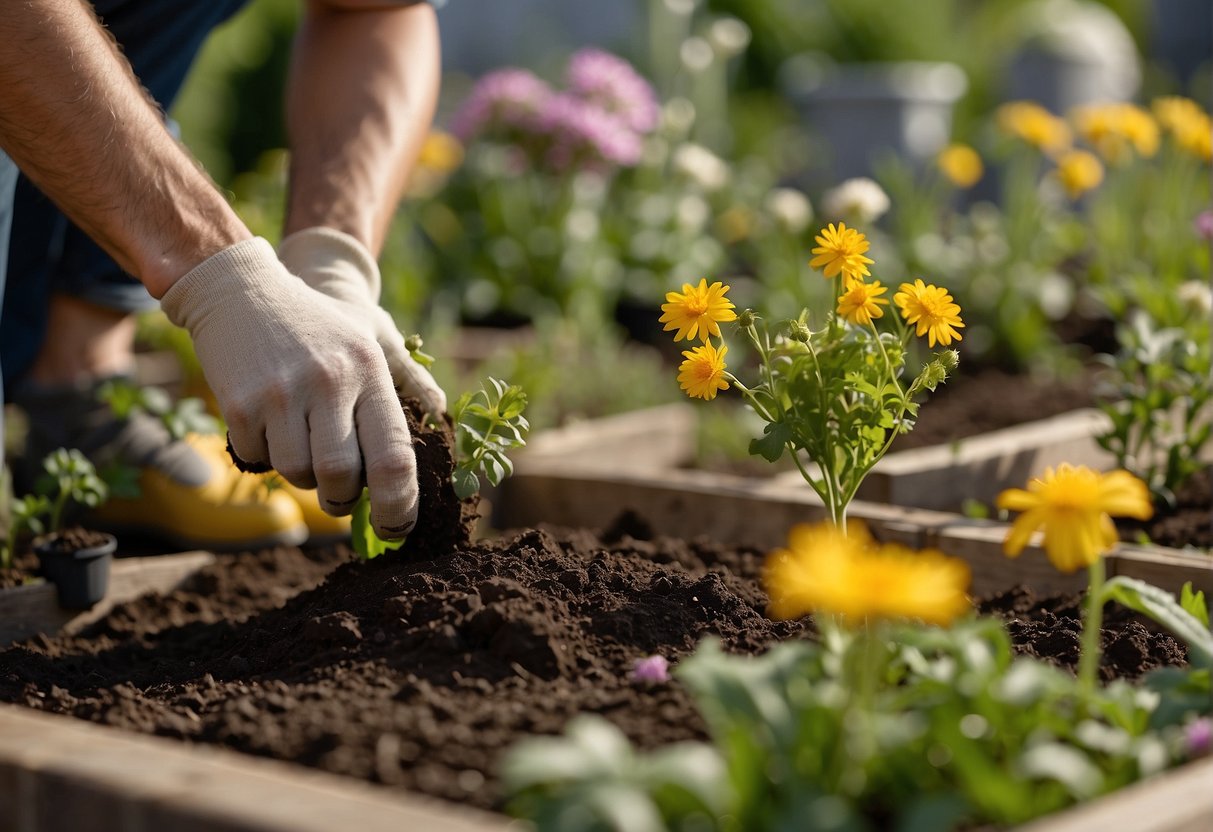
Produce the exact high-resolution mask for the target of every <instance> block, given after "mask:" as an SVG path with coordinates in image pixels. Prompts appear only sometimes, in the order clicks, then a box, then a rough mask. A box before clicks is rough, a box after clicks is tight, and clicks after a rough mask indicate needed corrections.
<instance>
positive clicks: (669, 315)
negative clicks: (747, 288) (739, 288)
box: [659, 279, 737, 341]
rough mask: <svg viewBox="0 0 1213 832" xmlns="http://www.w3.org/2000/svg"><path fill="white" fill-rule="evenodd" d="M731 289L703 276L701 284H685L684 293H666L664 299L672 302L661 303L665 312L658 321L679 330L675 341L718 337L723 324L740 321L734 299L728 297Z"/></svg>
mask: <svg viewBox="0 0 1213 832" xmlns="http://www.w3.org/2000/svg"><path fill="white" fill-rule="evenodd" d="M728 291H729V287H728V286H726V285H724V284H723V283H721V282H720V281H716V282H715V283H713V284H712V285H711V286H709V285H708V281H707V280H706V279H701V280H700V281H699V285H698V286H692V285H691V284H690V283H684V284H682V291H681V292H667V293H666V296H665V299H666V300H667V301H669V302H668V303H663V304H661V311H662V312H663V313H665V314H663V315H662V316H661V318H660V319H659V323H663V324H665V328H666V330H671V329H673V330H677V331H676V332H675V333H674V340H675V341H681V340H682V339H683V338H686V339H687V340H693V339H694V338H696V337H701V338H702V339H703V340H704V341H706V340H708V336H710V335H714V336H716V337H717V338H719V337H720V325H721V324H722V323H725V322H727V321H735V320H737V313H736V312H734V311H733V308H734V307H733V301H731V300H729V299H728V298H726V297H725V293H726V292H728Z"/></svg>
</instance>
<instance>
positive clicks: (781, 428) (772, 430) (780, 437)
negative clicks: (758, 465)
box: [750, 422, 792, 462]
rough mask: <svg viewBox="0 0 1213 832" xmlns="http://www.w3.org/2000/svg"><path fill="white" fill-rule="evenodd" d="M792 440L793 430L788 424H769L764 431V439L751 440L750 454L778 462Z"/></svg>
mask: <svg viewBox="0 0 1213 832" xmlns="http://www.w3.org/2000/svg"><path fill="white" fill-rule="evenodd" d="M791 438H792V429H791V428H790V427H789V426H788V424H787V422H768V423H767V424H766V425H765V426H764V427H763V429H762V438H761V439H751V440H750V454H752V455H753V456H760V457H762V458H763V459H765V460H766V461H767V462H777V461H779V458H780V457H781V456H783V451H784V447H785V446H786V445H787V443H788V441H789V440H790V439H791Z"/></svg>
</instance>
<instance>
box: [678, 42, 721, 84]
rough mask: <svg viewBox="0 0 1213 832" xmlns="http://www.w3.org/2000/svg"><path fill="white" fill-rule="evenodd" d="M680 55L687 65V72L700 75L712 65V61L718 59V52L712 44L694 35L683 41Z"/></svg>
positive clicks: (683, 62)
mask: <svg viewBox="0 0 1213 832" xmlns="http://www.w3.org/2000/svg"><path fill="white" fill-rule="evenodd" d="M678 57H679V58H681V59H682V65H683V66H684V67H686V70H687V72H690V73H691V74H693V75H698V74H699V73H701V72H703V71H704V70H705V69H707V68H708V67H710V66H711V65H712V61H714V60H716V53H715V52H713V51H712V44H710V43H708V42H707V41H706V40H705V39H703V38H701V37H698V36H694V37H689V38H687V39H686V40H684V41H683V42H682V46H681V47H680V48H679V50H678Z"/></svg>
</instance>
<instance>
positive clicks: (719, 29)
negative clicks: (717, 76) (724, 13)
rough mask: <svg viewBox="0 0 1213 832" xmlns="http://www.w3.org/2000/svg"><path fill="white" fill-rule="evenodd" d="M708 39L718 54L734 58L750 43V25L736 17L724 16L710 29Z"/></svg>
mask: <svg viewBox="0 0 1213 832" xmlns="http://www.w3.org/2000/svg"><path fill="white" fill-rule="evenodd" d="M708 40H709V41H710V42H711V44H712V47H713V48H714V49H715V50H716V54H717V55H719V56H720V57H722V58H732V57H733V56H734V55H740V54H741V53H742V52H744V51H745V48H746V47H747V46H749V45H750V27H749V26H747V25H745V24H744V23H742V22H741V21H740V20H738V19H737V18H735V17H722V18H721V19H720V20H717V21H716V22H715V23H713V24H712V28H711V29H709V30H708Z"/></svg>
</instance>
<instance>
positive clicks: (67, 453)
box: [37, 448, 109, 534]
mask: <svg viewBox="0 0 1213 832" xmlns="http://www.w3.org/2000/svg"><path fill="white" fill-rule="evenodd" d="M42 468H43V470H44V471H45V472H46V473H45V474H43V475H42V476H41V477H40V478H39V480H38V489H37V490H38V493H39V494H41V495H43V496H45V497H46V498H47V500H48V501H49V503H50V523H49V527H48V531H50V532H51V533H52V534H53V533H55V532H58V531H61V530H62V529H63V516H64V512H65V511H66V509H67V507H68V505H69V504H71V503H78V504H79V505H82V506H86V507H88V508H96V507H97V506H99V505H101V504H102V503H103V502H105V500H106V499H107V498H108V497H109V488H108V487H107V486H106V484H105V483H104V482H103V481H102V479H101V478H100V477H99V476H97V472H96V470H95V469H94V468H93V463H91V462H89V461H88V458H87V457H85V456H84V454H82V453H81V452H80V451H79V450H77V449H75V448H72V449H71V450H68V449H67V448H57V449H55V450H53V451H51V452H50V453H49V454H47V456H46V459H44V460H43V461H42Z"/></svg>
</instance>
